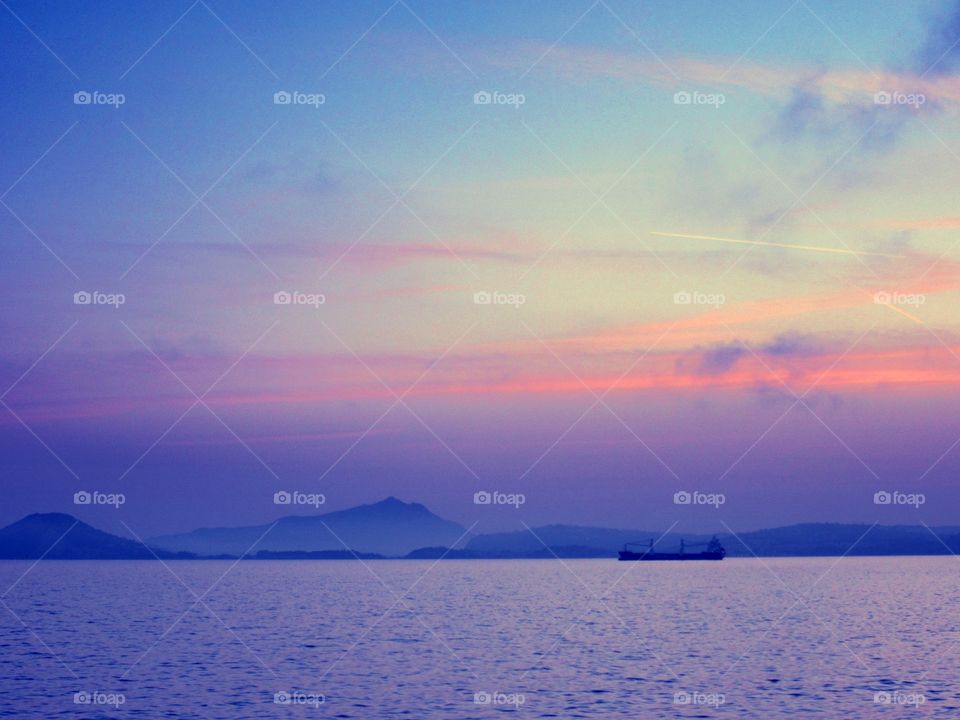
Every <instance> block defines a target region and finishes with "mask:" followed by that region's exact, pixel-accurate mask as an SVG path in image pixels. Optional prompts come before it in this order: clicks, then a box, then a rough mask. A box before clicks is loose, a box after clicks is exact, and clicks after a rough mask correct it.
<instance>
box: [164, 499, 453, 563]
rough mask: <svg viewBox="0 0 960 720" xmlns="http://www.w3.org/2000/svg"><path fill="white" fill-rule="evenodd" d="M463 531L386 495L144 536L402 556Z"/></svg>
mask: <svg viewBox="0 0 960 720" xmlns="http://www.w3.org/2000/svg"><path fill="white" fill-rule="evenodd" d="M279 507H285V506H279ZM271 526H272V527H271ZM464 534H465V530H464V528H463V526H461V525H459V524H457V523H455V522H451V521H449V520H444V519H443V518H441V517H438V516H437V515H434V514H433V513H432V512H430V511H429V510H428V509H427V508H426V507H424V506H423V505H421V504H419V503H405V502H403V501H401V500H398V499H397V498H395V497H388V498H387V499H385V500H381V501H380V502H378V503H374V504H372V505H360V506H358V507H355V508H350V509H348V510H339V511H337V512H331V513H325V514H322V515H290V516H287V517H283V518H280V519H279V520H278V521H277V522H276V523H275V524H274V523H268V524H264V525H255V526H251V527H238V528H201V529H199V530H194V531H192V532H189V533H183V534H180V535H164V536H161V537H156V538H150V540H149V541H148V542H149V543H150V544H151V545H152V546H154V547H162V548H164V549H166V550H170V551H186V552H192V553H196V554H197V555H224V554H226V555H235V556H240V555H243V554H245V553H252V554H255V553H256V552H259V551H260V550H272V551H277V552H289V551H311V552H313V551H319V550H346V549H347V548H351V549H353V550H355V551H357V552H366V553H375V554H377V555H384V556H391V557H401V556H403V555H406V554H407V553H409V552H411V551H413V550H416V549H417V548H422V547H429V546H432V545H444V546H450V545H453V544H455V543H456V542H457V541H458V540H459V539H460V538H461V537H463V536H464Z"/></svg>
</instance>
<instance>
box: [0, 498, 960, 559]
mask: <svg viewBox="0 0 960 720" xmlns="http://www.w3.org/2000/svg"><path fill="white" fill-rule="evenodd" d="M717 535H718V537H719V538H720V540H721V542H722V543H723V545H724V546H725V547H726V549H727V554H728V556H730V557H752V556H753V555H758V556H761V557H777V556H782V557H788V556H840V555H851V556H870V555H946V554H950V553H960V527H958V526H945V527H937V528H927V527H925V526H921V525H867V524H856V523H801V524H797V525H789V526H786V527H780V528H770V529H765V530H754V531H750V532H744V533H738V534H731V533H729V532H727V533H717ZM710 537H711V535H709V534H680V533H669V534H666V535H663V534H662V533H659V532H654V531H642V530H625V529H615V528H598V527H586V526H578V525H546V526H542V527H538V528H532V530H526V529H524V530H516V531H512V532H498V533H489V534H486V535H476V536H473V537H469V536H468V535H467V533H466V531H465V530H464V528H463V527H462V526H461V525H459V524H458V523H455V522H451V521H449V520H444V519H443V518H441V517H439V516H437V515H435V514H433V513H432V512H431V511H430V510H429V509H428V508H426V507H425V506H423V505H421V504H419V503H405V502H402V501H400V500H398V499H396V498H393V497H390V498H387V499H385V500H382V501H380V502H378V503H373V504H371V505H360V506H358V507H354V508H349V509H346V510H339V511H336V512H331V513H325V514H322V515H294V516H287V517H283V518H280V519H278V520H277V521H276V522H275V523H272V524H264V525H257V526H250V527H238V528H200V529H198V530H194V531H193V532H189V533H182V534H178V535H165V536H161V537H158V538H153V539H151V540H148V541H147V542H148V544H149V545H150V548H152V551H151V549H150V548H147V547H145V546H144V545H143V544H141V543H139V542H137V541H134V540H131V539H128V538H123V537H119V536H116V535H112V534H110V533H107V532H103V531H101V530H97V529H96V528H94V527H91V526H90V525H88V524H86V523H84V522H81V521H79V520H77V519H76V518H74V517H72V516H70V515H66V514H63V513H45V514H39V513H38V514H33V515H28V516H27V517H25V518H23V519H21V520H18V521H17V522H15V523H13V524H11V525H8V526H7V527H5V528H2V529H0V559H36V558H40V557H45V558H50V559H151V558H153V557H154V553H156V554H157V555H158V556H160V557H161V558H164V559H175V558H217V557H240V556H245V557H248V558H251V559H290V560H297V559H353V558H355V557H357V556H359V557H361V558H362V559H370V560H374V559H379V558H383V559H388V558H400V557H406V558H410V559H439V558H444V559H508V558H528V559H537V558H542V559H549V558H552V557H554V556H558V557H564V558H588V557H609V558H615V557H616V553H617V551H618V550H619V549H620V548H621V547H622V546H623V545H624V544H625V543H628V542H635V543H639V544H641V545H646V544H647V543H648V542H649V541H650V539H654V540H656V541H657V542H656V548H657V549H658V550H665V551H674V550H676V549H678V548H679V546H680V541H681V540H684V541H685V542H686V544H687V547H688V549H690V550H694V549H695V548H696V546H697V545H698V544H702V543H706V542H707V541H708V540H709V539H710ZM458 540H460V541H461V542H460V546H459V547H451V546H452V545H453V544H454V543H457V541H458ZM463 541H465V542H463Z"/></svg>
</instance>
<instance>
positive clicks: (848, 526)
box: [447, 523, 960, 558]
mask: <svg viewBox="0 0 960 720" xmlns="http://www.w3.org/2000/svg"><path fill="white" fill-rule="evenodd" d="M934 533H936V537H935V536H934ZM717 536H718V537H719V539H720V542H721V543H723V546H724V547H725V548H726V550H727V556H728V557H753V555H754V554H756V555H758V556H760V557H777V556H781V557H789V556H799V557H802V556H840V555H844V554H849V555H851V556H867V555H945V554H948V553H950V552H954V553H960V528H957V527H952V526H951V527H939V528H931V529H928V528H926V527H924V526H921V525H876V526H870V525H860V524H852V523H803V524H798V525H789V526H787V527H780V528H771V529H767V530H755V531H752V532H743V533H739V534H737V535H733V534H731V533H729V532H727V533H718V534H717ZM710 537H711V536H710V535H705V534H701V535H697V534H679V533H671V534H668V535H665V536H662V537H661V533H659V532H651V531H643V530H612V529H609V528H593V527H580V526H576V525H547V526H544V527H539V528H533V531H532V532H531V531H529V530H517V531H514V532H503V533H491V534H489V535H478V536H476V537H474V538H472V539H471V540H470V542H469V543H468V544H467V546H466V552H468V553H470V554H471V555H472V556H473V557H486V558H498V557H500V558H505V557H515V558H519V557H528V558H533V557H552V556H553V555H554V554H556V555H558V556H560V557H616V553H617V550H619V549H620V548H621V547H622V546H623V545H624V543H627V542H640V543H643V544H645V543H646V542H647V541H648V540H650V539H657V544H656V547H657V549H658V550H676V549H678V548H679V547H680V540H681V539H683V540H685V541H686V543H687V547H688V548H690V549H693V547H694V546H695V545H697V544H698V543H706V542H707V541H708V540H709V539H710ZM938 538H939V539H938ZM541 540H542V541H543V542H541ZM941 540H942V541H943V542H941ZM544 544H546V545H548V546H549V548H550V549H549V550H547V548H545V547H544ZM447 557H450V556H449V555H448V556H447Z"/></svg>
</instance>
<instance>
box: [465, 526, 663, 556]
mask: <svg viewBox="0 0 960 720" xmlns="http://www.w3.org/2000/svg"><path fill="white" fill-rule="evenodd" d="M661 534H662V533H659V532H649V531H643V530H614V529H611V528H598V527H582V526H579V525H545V526H543V527H538V528H533V532H531V531H530V530H515V531H513V532H500V533H490V534H488V535H477V536H475V537H474V538H472V539H471V540H470V542H469V543H467V548H466V549H467V550H469V551H471V552H473V553H476V554H477V555H481V556H485V557H524V556H539V555H540V554H541V553H542V552H547V554H548V556H549V551H548V550H547V549H546V548H545V547H544V545H547V546H549V547H550V548H551V549H553V550H554V551H555V552H556V550H557V548H561V547H577V548H592V549H593V550H594V551H595V555H596V556H598V557H602V556H604V555H607V556H613V557H616V554H617V550H619V549H620V548H621V547H622V546H623V544H624V543H627V542H633V541H637V540H646V539H648V538H654V539H656V538H659V537H660V535H661ZM669 539H670V537H669V536H667V537H665V538H664V539H663V541H661V543H662V544H666V543H667V542H668V541H669ZM541 541H542V542H541ZM679 542H680V541H679V539H678V540H677V543H679ZM658 547H660V544H658ZM581 552H582V550H581ZM558 554H559V553H558Z"/></svg>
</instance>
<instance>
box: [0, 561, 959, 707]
mask: <svg viewBox="0 0 960 720" xmlns="http://www.w3.org/2000/svg"><path fill="white" fill-rule="evenodd" d="M958 580H960V561H958V560H957V559H956V558H953V557H947V558H843V559H838V558H817V559H799V558H788V559H775V558H764V559H762V560H757V559H728V560H725V561H723V562H719V563H718V562H702V563H700V562H686V563H673V562H666V563H618V562H616V561H613V560H563V561H559V560H542V561H531V560H516V561H454V560H444V561H441V562H438V563H436V562H433V561H370V562H364V563H361V562H358V561H354V560H344V561H272V562H265V561H244V562H240V563H235V562H232V561H171V562H167V563H165V564H164V563H161V562H159V561H129V562H128V561H51V560H44V561H41V562H39V563H36V564H35V565H34V563H32V562H27V561H23V562H21V561H4V562H0V587H2V588H3V589H6V592H5V594H4V595H3V596H2V607H0V715H3V716H11V717H18V718H19V717H37V718H50V717H78V718H88V717H89V718H94V717H128V716H129V717H149V718H165V717H169V718H193V717H196V718H214V719H221V718H222V719H223V720H233V719H235V718H265V717H281V718H283V717H311V718H322V717H335V718H458V719H460V718H463V719H466V718H488V717H503V716H504V714H506V713H513V714H515V715H518V716H526V717H529V718H581V717H584V718H585V717H598V718H599V717H610V718H619V717H623V718H628V717H629V718H676V717H679V718H683V717H731V718H732V717H738V718H740V717H742V718H782V717H803V718H806V717H823V718H840V717H851V718H869V717H884V718H890V717H960V632H958V631H960V612H958ZM8 588H9V589H8Z"/></svg>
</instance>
